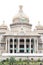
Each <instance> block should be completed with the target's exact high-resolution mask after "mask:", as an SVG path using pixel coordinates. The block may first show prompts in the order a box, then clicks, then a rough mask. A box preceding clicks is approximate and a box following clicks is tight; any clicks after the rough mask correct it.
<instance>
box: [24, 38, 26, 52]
mask: <svg viewBox="0 0 43 65" xmlns="http://www.w3.org/2000/svg"><path fill="white" fill-rule="evenodd" d="M24 52H25V53H26V39H24Z"/></svg>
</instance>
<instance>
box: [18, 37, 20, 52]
mask: <svg viewBox="0 0 43 65" xmlns="http://www.w3.org/2000/svg"><path fill="white" fill-rule="evenodd" d="M19 40H20V39H19V38H18V50H17V52H18V53H19V45H20V41H19Z"/></svg>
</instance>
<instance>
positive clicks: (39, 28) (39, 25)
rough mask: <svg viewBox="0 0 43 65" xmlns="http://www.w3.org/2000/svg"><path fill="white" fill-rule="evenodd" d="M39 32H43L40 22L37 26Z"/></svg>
mask: <svg viewBox="0 0 43 65" xmlns="http://www.w3.org/2000/svg"><path fill="white" fill-rule="evenodd" d="M36 29H37V30H43V26H42V25H41V24H40V21H38V25H37V26H36Z"/></svg>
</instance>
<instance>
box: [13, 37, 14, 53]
mask: <svg viewBox="0 0 43 65" xmlns="http://www.w3.org/2000/svg"><path fill="white" fill-rule="evenodd" d="M13 53H14V38H13Z"/></svg>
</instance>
